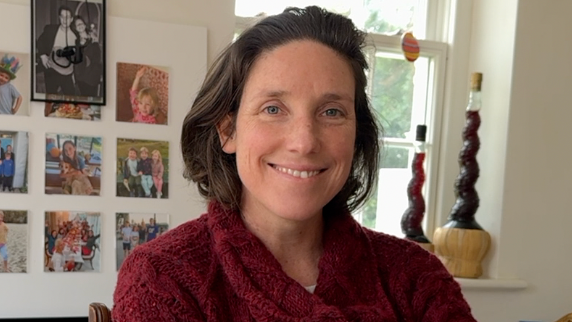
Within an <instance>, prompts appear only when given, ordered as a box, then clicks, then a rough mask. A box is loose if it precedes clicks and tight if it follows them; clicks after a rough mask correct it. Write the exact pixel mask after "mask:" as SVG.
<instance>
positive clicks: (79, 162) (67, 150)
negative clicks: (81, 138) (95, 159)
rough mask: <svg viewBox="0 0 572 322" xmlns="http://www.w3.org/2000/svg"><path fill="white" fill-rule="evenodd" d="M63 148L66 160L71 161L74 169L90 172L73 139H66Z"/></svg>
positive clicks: (85, 172)
mask: <svg viewBox="0 0 572 322" xmlns="http://www.w3.org/2000/svg"><path fill="white" fill-rule="evenodd" d="M62 150H63V152H64V153H63V161H64V162H66V163H69V164H70V165H71V166H72V167H73V168H74V169H76V170H79V171H81V172H83V173H84V174H88V169H87V168H86V167H85V160H84V158H83V157H82V156H81V155H79V154H78V153H77V149H76V146H75V144H74V143H73V142H72V141H70V140H67V141H65V142H64V144H63V145H62Z"/></svg>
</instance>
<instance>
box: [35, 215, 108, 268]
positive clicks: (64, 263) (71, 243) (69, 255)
mask: <svg viewBox="0 0 572 322" xmlns="http://www.w3.org/2000/svg"><path fill="white" fill-rule="evenodd" d="M100 217H101V216H100V214H99V213H98V212H83V211H46V216H45V230H44V239H45V241H44V272H99V270H100V267H101V265H100V263H101V248H100V247H99V244H100V234H101V220H100Z"/></svg>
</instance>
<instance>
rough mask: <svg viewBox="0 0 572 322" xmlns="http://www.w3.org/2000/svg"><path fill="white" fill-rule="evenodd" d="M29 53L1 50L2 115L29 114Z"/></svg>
mask: <svg viewBox="0 0 572 322" xmlns="http://www.w3.org/2000/svg"><path fill="white" fill-rule="evenodd" d="M28 65H29V55H27V54H14V53H5V52H0V115H28V112H29V109H30V108H29V105H30V104H29V101H30V94H29V91H30V88H29V87H30V72H29V69H28V68H29V67H28Z"/></svg>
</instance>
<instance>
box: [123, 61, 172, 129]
mask: <svg viewBox="0 0 572 322" xmlns="http://www.w3.org/2000/svg"><path fill="white" fill-rule="evenodd" d="M168 83H169V74H168V73H167V71H166V68H164V67H157V66H148V65H139V64H127V63H117V109H116V110H117V115H116V119H117V121H119V122H132V123H145V124H167V123H168V122H167V117H168V102H169V88H168Z"/></svg>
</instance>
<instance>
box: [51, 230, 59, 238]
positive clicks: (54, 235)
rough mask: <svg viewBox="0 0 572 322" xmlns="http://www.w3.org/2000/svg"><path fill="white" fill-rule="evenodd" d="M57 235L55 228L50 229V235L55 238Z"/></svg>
mask: <svg viewBox="0 0 572 322" xmlns="http://www.w3.org/2000/svg"><path fill="white" fill-rule="evenodd" d="M57 235H58V232H57V231H55V230H52V237H54V238H55V237H56V236H57Z"/></svg>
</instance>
